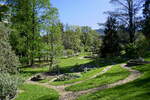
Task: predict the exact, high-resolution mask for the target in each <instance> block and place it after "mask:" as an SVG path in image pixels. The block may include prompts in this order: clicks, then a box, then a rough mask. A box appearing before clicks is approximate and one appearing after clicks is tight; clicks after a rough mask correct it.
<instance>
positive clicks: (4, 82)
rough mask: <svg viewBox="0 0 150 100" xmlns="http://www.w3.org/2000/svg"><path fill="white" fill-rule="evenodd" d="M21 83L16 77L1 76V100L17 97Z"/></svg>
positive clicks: (4, 74)
mask: <svg viewBox="0 0 150 100" xmlns="http://www.w3.org/2000/svg"><path fill="white" fill-rule="evenodd" d="M20 84H21V81H20V79H19V78H17V77H16V76H10V75H9V74H7V73H1V74H0V100H10V99H12V98H14V97H15V95H16V93H17V87H18V86H19V85H20Z"/></svg>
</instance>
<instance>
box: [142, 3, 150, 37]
mask: <svg viewBox="0 0 150 100" xmlns="http://www.w3.org/2000/svg"><path fill="white" fill-rule="evenodd" d="M143 15H144V25H143V33H144V35H145V36H146V38H147V39H148V40H150V0H145V4H144V9H143Z"/></svg>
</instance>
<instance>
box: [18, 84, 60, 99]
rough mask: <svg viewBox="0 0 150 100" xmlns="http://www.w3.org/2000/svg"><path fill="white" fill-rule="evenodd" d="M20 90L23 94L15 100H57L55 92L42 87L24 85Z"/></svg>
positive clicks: (57, 96)
mask: <svg viewBox="0 0 150 100" xmlns="http://www.w3.org/2000/svg"><path fill="white" fill-rule="evenodd" d="M20 89H21V90H22V91H23V92H22V93H20V94H19V95H18V96H17V98H16V99H15V100H59V95H58V93H57V92H56V91H54V90H53V89H49V88H45V87H43V86H38V85H31V84H24V85H23V86H21V88H20Z"/></svg>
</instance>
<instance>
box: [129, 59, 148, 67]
mask: <svg viewBox="0 0 150 100" xmlns="http://www.w3.org/2000/svg"><path fill="white" fill-rule="evenodd" d="M149 63H150V62H149V61H144V59H142V58H139V59H132V60H129V61H128V63H127V66H136V65H143V64H149Z"/></svg>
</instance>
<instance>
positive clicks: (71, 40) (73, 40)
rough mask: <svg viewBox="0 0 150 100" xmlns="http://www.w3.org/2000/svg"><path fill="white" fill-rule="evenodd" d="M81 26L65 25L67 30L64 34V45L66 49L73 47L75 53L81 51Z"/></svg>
mask: <svg viewBox="0 0 150 100" xmlns="http://www.w3.org/2000/svg"><path fill="white" fill-rule="evenodd" d="M80 36H81V28H80V27H79V26H68V25H66V27H65V32H64V33H63V34H62V37H63V45H64V47H65V49H68V50H69V49H71V50H73V51H74V52H75V53H77V52H80V51H81V39H80Z"/></svg>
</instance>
